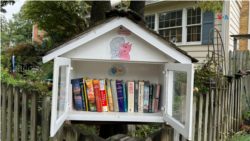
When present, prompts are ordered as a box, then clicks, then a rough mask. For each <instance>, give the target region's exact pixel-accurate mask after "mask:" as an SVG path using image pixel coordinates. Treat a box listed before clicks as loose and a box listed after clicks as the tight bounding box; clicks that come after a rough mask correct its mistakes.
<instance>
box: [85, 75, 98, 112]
mask: <svg viewBox="0 0 250 141" xmlns="http://www.w3.org/2000/svg"><path fill="white" fill-rule="evenodd" d="M86 85H87V94H88V102H89V111H96V103H95V93H94V88H93V79H88V80H86Z"/></svg>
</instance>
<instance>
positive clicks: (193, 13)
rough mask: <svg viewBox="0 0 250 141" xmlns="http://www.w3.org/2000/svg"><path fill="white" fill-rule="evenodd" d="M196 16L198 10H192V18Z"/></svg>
mask: <svg viewBox="0 0 250 141" xmlns="http://www.w3.org/2000/svg"><path fill="white" fill-rule="evenodd" d="M193 16H196V10H194V9H192V17H193Z"/></svg>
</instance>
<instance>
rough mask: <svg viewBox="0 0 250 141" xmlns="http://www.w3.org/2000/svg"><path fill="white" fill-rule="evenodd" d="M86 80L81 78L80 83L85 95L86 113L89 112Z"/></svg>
mask: <svg viewBox="0 0 250 141" xmlns="http://www.w3.org/2000/svg"><path fill="white" fill-rule="evenodd" d="M87 79H88V78H83V80H82V83H83V88H84V95H85V101H86V108H87V111H89V102H88V101H89V100H88V94H87V87H86V80H87Z"/></svg>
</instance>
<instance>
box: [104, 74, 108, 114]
mask: <svg viewBox="0 0 250 141" xmlns="http://www.w3.org/2000/svg"><path fill="white" fill-rule="evenodd" d="M106 81H107V79H106V78H105V79H104V82H105V83H104V89H105V96H106V101H107V110H108V112H109V102H108V93H107V85H106V84H107V83H106Z"/></svg>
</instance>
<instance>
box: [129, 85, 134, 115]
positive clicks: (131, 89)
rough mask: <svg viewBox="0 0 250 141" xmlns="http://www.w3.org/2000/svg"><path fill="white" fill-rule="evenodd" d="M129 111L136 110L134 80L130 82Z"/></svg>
mask: <svg viewBox="0 0 250 141" xmlns="http://www.w3.org/2000/svg"><path fill="white" fill-rule="evenodd" d="M128 112H129V113H133V112H134V82H128Z"/></svg>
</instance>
